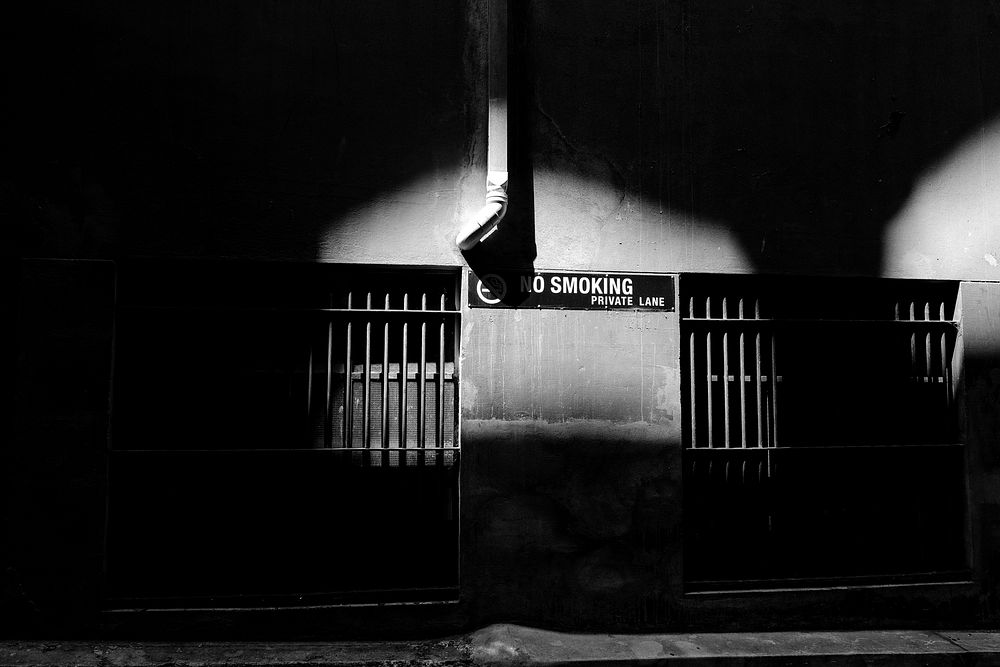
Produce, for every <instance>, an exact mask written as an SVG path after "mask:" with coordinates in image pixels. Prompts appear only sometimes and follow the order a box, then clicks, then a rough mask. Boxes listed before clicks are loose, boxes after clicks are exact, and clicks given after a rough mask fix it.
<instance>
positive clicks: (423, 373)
mask: <svg viewBox="0 0 1000 667" xmlns="http://www.w3.org/2000/svg"><path fill="white" fill-rule="evenodd" d="M420 310H421V311H426V310H427V294H422V295H421V296H420ZM426 317H427V314H426V313H424V315H423V316H422V317H421V319H420V369H419V371H420V380H419V381H418V383H417V386H418V387H419V389H418V392H419V393H418V394H417V400H418V402H417V422H418V423H417V427H418V428H419V429H420V430H419V431H418V432H417V446H418V447H419V448H420V449H424V448H425V447H426V446H427V395H426V394H427V319H426ZM420 455H421V458H420V463H423V462H424V453H423V452H421V453H420Z"/></svg>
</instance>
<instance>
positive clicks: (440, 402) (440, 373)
mask: <svg viewBox="0 0 1000 667" xmlns="http://www.w3.org/2000/svg"><path fill="white" fill-rule="evenodd" d="M441 311H442V315H441V330H440V333H439V334H438V368H437V409H436V410H435V411H434V416H435V417H436V418H437V424H436V429H435V432H436V433H437V442H436V443H434V444H435V446H437V447H444V324H445V317H444V313H443V311H444V294H442V295H441ZM434 456H435V457H436V458H437V462H438V463H444V452H441V453H440V454H435V455H434Z"/></svg>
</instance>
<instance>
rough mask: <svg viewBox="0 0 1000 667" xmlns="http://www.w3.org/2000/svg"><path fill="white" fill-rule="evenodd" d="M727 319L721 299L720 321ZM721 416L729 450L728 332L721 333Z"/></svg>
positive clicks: (726, 310)
mask: <svg viewBox="0 0 1000 667" xmlns="http://www.w3.org/2000/svg"><path fill="white" fill-rule="evenodd" d="M728 317H729V311H728V308H727V299H726V297H722V319H727V318H728ZM722 403H723V406H724V407H723V410H722V416H723V419H724V421H723V422H722V423H723V436H724V437H725V447H726V449H729V435H730V434H729V431H730V428H729V331H728V329H727V330H725V331H723V332H722Z"/></svg>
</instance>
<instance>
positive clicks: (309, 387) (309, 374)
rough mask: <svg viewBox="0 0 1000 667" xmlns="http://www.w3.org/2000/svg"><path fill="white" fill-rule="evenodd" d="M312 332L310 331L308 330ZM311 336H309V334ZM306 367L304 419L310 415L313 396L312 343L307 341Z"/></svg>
mask: <svg viewBox="0 0 1000 667" xmlns="http://www.w3.org/2000/svg"><path fill="white" fill-rule="evenodd" d="M310 333H312V332H310ZM310 338H311V336H310ZM307 364H308V365H307V367H306V419H307V420H309V419H310V418H311V417H312V396H313V344H312V341H311V340H310V341H309V361H308V362H307Z"/></svg>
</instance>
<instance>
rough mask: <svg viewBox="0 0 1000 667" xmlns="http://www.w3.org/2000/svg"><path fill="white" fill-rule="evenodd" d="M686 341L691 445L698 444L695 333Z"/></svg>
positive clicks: (695, 445) (692, 302)
mask: <svg viewBox="0 0 1000 667" xmlns="http://www.w3.org/2000/svg"><path fill="white" fill-rule="evenodd" d="M691 304H692V305H694V297H692V298H691ZM688 338H689V342H688V357H690V366H689V367H688V368H689V371H688V374H689V375H690V376H691V446H692V447H697V446H698V408H697V399H698V391H697V388H698V379H697V375H696V374H695V349H694V348H695V334H694V332H693V331H692V332H691V334H690V335H689V337H688Z"/></svg>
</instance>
